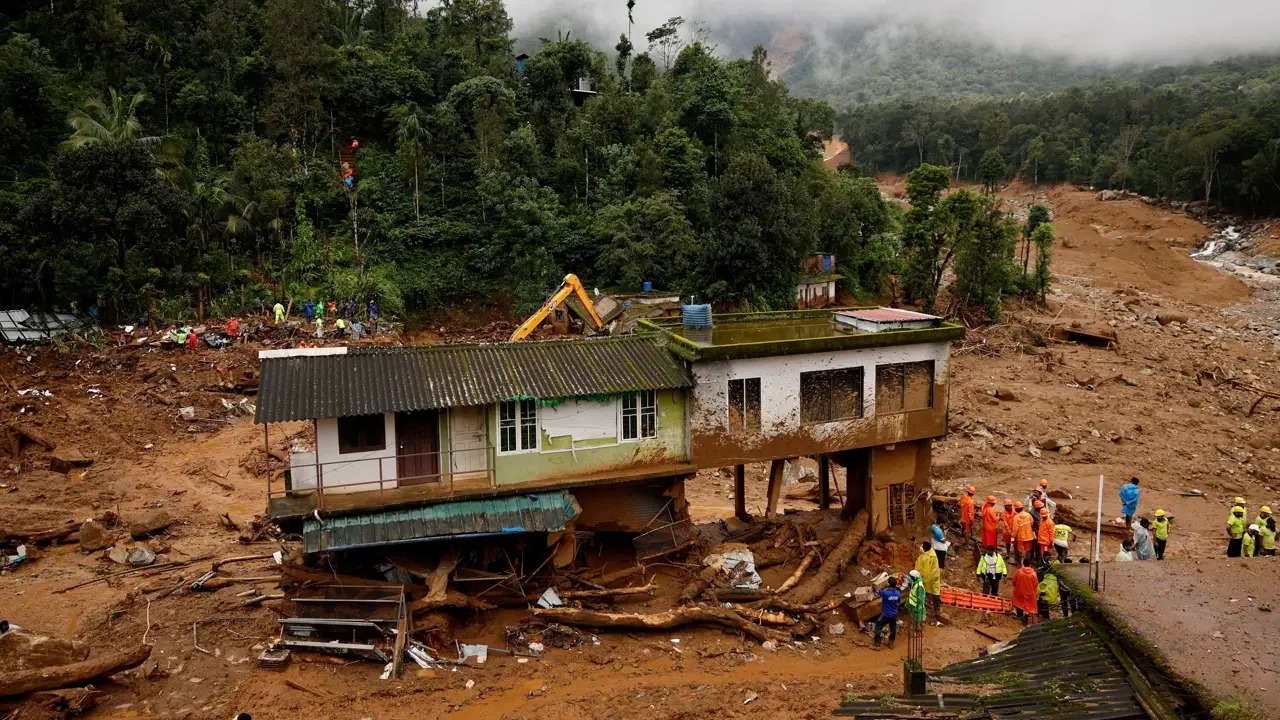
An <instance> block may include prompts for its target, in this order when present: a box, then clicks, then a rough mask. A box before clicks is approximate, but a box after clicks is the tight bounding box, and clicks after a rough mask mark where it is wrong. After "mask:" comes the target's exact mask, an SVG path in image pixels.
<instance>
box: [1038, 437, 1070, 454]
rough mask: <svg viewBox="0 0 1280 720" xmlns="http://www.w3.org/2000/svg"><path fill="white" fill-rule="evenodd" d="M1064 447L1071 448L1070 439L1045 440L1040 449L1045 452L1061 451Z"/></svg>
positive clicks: (1042, 441) (1041, 442)
mask: <svg viewBox="0 0 1280 720" xmlns="http://www.w3.org/2000/svg"><path fill="white" fill-rule="evenodd" d="M1064 447H1071V440H1070V439H1069V438H1045V439H1044V440H1041V441H1040V448H1041V449H1043V450H1060V449H1062V448H1064ZM1068 452H1069V451H1068Z"/></svg>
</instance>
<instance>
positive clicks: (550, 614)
mask: <svg viewBox="0 0 1280 720" xmlns="http://www.w3.org/2000/svg"><path fill="white" fill-rule="evenodd" d="M533 614H534V616H535V617H539V618H542V619H544V620H549V621H552V622H558V623H561V624H563V625H571V626H574V627H589V628H626V629H629V630H671V629H672V628H678V627H684V626H685V625H697V624H707V625H718V626H720V627H723V628H728V629H731V630H738V631H740V632H742V633H743V634H745V635H747V636H748V637H751V638H753V639H755V640H757V641H759V642H765V641H768V640H772V641H774V642H786V641H789V640H790V639H791V637H792V635H791V633H783V632H779V631H777V630H772V629H769V628H763V627H760V626H759V625H755V624H752V623H751V621H749V620H747V619H746V618H744V617H743V616H741V615H739V614H738V613H736V612H734V611H732V610H726V609H724V608H700V607H686V608H678V609H676V610H668V611H666V612H660V613H653V614H648V615H646V614H641V613H606V612H597V611H595V610H575V609H571V608H551V609H547V610H543V609H535V610H534V611H533Z"/></svg>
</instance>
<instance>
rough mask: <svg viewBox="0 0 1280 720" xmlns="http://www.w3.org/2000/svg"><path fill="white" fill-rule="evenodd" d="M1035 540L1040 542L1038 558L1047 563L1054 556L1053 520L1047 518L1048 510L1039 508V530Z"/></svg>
mask: <svg viewBox="0 0 1280 720" xmlns="http://www.w3.org/2000/svg"><path fill="white" fill-rule="evenodd" d="M1036 539H1037V540H1039V541H1040V557H1041V558H1043V559H1044V561H1045V562H1048V561H1049V560H1050V559H1051V558H1052V557H1053V555H1054V550H1053V518H1051V517H1049V508H1040V529H1039V531H1038V532H1037V533H1036Z"/></svg>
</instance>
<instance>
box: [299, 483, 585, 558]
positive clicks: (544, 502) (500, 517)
mask: <svg viewBox="0 0 1280 720" xmlns="http://www.w3.org/2000/svg"><path fill="white" fill-rule="evenodd" d="M581 512H582V508H580V507H579V506H578V503H577V501H576V500H575V499H574V497H573V496H572V495H570V494H569V493H568V492H567V491H563V490H557V491H555V492H548V493H539V494H536V495H535V494H528V495H512V496H509V497H503V498H489V499H485V500H464V501H461V502H452V503H441V504H439V505H427V506H425V507H417V508H409V509H406V510H384V511H380V512H370V513H360V514H356V515H343V516H341V517H334V518H325V519H324V520H323V521H319V520H316V519H315V518H312V519H309V520H307V521H306V522H305V523H304V524H303V527H302V547H303V551H304V552H308V553H313V552H320V551H322V550H345V549H349V548H357V547H367V546H371V545H392V544H396V543H404V542H412V541H414V540H427V539H432V538H443V537H449V536H458V535H501V534H504V533H520V532H559V531H561V530H564V529H565V523H567V522H569V521H570V520H573V519H574V518H576V517H577V516H578V515H579V514H580V513H581Z"/></svg>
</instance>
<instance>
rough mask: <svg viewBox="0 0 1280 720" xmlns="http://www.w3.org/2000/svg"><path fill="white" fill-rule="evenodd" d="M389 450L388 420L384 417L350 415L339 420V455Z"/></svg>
mask: <svg viewBox="0 0 1280 720" xmlns="http://www.w3.org/2000/svg"><path fill="white" fill-rule="evenodd" d="M386 449H387V419H386V417H385V416H383V415H348V416H346V417H340V418H338V454H339V455H354V454H356V453H367V452H377V451H379V450H386Z"/></svg>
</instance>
